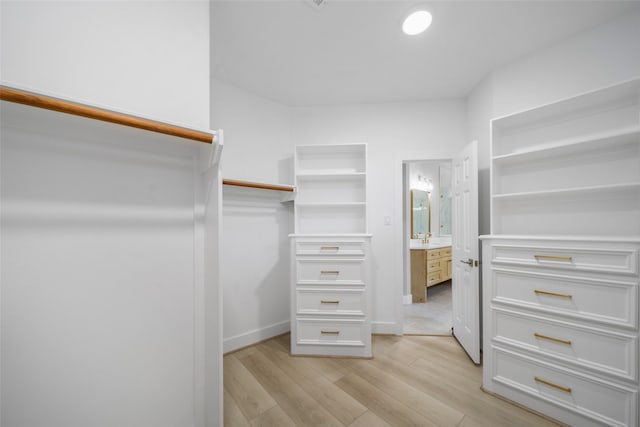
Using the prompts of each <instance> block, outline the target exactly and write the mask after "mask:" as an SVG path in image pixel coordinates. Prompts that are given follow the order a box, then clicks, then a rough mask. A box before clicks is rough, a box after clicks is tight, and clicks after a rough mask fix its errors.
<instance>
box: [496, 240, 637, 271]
mask: <svg viewBox="0 0 640 427" xmlns="http://www.w3.org/2000/svg"><path fill="white" fill-rule="evenodd" d="M637 258H638V253H637V252H636V251H634V250H622V249H621V250H613V249H604V248H603V249H585V248H570V247H545V246H533V245H532V246H524V245H523V246H516V245H513V246H512V245H500V244H496V245H493V251H492V254H491V262H492V263H493V264H511V265H522V266H527V267H537V268H539V267H543V268H553V269H563V270H574V271H595V272H603V273H619V274H620V273H622V274H633V275H637V274H638V261H637Z"/></svg>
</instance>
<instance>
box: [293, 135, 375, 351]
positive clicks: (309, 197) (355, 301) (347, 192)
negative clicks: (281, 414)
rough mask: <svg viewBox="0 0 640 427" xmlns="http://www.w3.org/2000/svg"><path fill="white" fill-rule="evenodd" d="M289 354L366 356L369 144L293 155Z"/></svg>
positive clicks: (301, 149) (305, 149)
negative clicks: (293, 188) (294, 193)
mask: <svg viewBox="0 0 640 427" xmlns="http://www.w3.org/2000/svg"><path fill="white" fill-rule="evenodd" d="M294 169H295V183H296V187H297V190H298V191H297V194H296V199H295V208H294V215H295V221H294V224H295V233H294V234H292V235H291V236H290V237H291V354H294V355H314V356H350V357H371V318H370V317H371V315H370V312H369V310H370V307H371V302H370V298H371V283H370V282H369V281H370V278H369V262H370V261H369V260H370V255H369V250H370V249H369V248H370V240H371V235H370V234H367V145H366V144H335V145H329V144H328V145H299V146H296V150H295V155H294Z"/></svg>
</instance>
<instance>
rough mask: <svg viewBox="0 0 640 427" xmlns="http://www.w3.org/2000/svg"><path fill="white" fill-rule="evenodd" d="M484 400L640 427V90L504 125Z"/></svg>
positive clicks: (487, 267) (487, 262) (588, 97)
mask: <svg viewBox="0 0 640 427" xmlns="http://www.w3.org/2000/svg"><path fill="white" fill-rule="evenodd" d="M491 132H492V136H491V235H489V236H483V237H482V239H483V283H484V285H483V288H484V289H483V313H484V318H483V325H484V326H483V333H484V336H483V338H484V346H483V354H484V373H483V375H484V377H483V387H484V389H485V390H487V391H489V392H493V393H496V394H499V395H501V396H503V397H506V398H508V399H510V400H513V401H515V402H518V403H520V404H523V405H525V406H527V407H530V408H532V409H534V410H536V411H538V412H541V413H543V414H546V415H548V416H550V417H552V418H554V419H557V420H559V421H562V422H564V423H567V424H570V425H575V426H596V425H598V426H600V425H612V426H636V427H637V426H638V425H639V422H638V370H639V368H638V363H639V359H638V351H639V347H638V321H639V319H638V298H639V297H638V295H639V292H638V288H639V282H638V273H639V272H638V268H639V267H638V264H639V259H638V252H639V248H640V80H634V81H629V82H625V83H622V84H619V85H615V86H612V87H608V88H605V89H602V90H597V91H593V92H590V93H586V94H583V95H580V96H576V97H572V98H570V99H565V100H562V101H559V102H555V103H552V104H549V105H544V106H541V107H539V108H535V109H532V110H528V111H525V112H521V113H517V114H513V115H509V116H506V117H502V118H498V119H494V120H492V122H491Z"/></svg>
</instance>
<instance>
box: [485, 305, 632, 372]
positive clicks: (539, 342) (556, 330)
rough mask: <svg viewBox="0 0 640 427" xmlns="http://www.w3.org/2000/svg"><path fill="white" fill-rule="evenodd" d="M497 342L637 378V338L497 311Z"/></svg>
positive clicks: (495, 338) (495, 321)
mask: <svg viewBox="0 0 640 427" xmlns="http://www.w3.org/2000/svg"><path fill="white" fill-rule="evenodd" d="M493 322H494V325H493V331H494V338H493V339H494V340H496V341H501V342H506V343H509V344H511V345H515V346H518V347H521V348H524V349H527V350H530V351H535V352H540V353H543V354H546V355H549V356H551V357H555V358H559V359H562V360H565V361H569V362H570V363H575V364H578V365H581V366H583V367H588V368H591V369H596V370H598V371H602V372H606V373H609V374H614V375H618V376H621V377H623V378H625V379H631V380H635V379H636V378H637V365H638V355H637V348H638V346H637V338H636V337H634V336H630V335H624V334H614V333H611V332H609V331H603V330H597V329H593V328H584V327H580V326H578V325H575V324H570V323H565V322H557V321H554V320H551V319H546V318H541V317H535V316H529V315H525V314H521V313H517V312H512V311H507V310H502V309H495V310H494V316H493Z"/></svg>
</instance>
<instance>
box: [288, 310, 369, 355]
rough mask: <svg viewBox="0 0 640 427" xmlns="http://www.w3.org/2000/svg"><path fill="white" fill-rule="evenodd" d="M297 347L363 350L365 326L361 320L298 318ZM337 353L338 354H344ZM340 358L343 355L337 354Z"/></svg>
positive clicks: (364, 345)
mask: <svg viewBox="0 0 640 427" xmlns="http://www.w3.org/2000/svg"><path fill="white" fill-rule="evenodd" d="M296 323H297V325H296V326H297V330H298V334H297V337H296V343H297V344H298V345H305V344H307V345H308V344H310V345H314V346H329V347H334V349H336V348H345V347H355V348H364V347H366V345H367V344H366V342H365V339H364V335H365V332H366V330H365V329H366V325H365V323H364V321H363V320H362V319H360V320H351V319H334V318H328V319H315V318H308V319H307V318H299V319H298V320H297V322H296ZM345 350H346V351H344V352H342V351H338V353H346V352H348V351H349V350H347V349H345ZM338 355H339V356H342V355H344V354H338Z"/></svg>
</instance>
